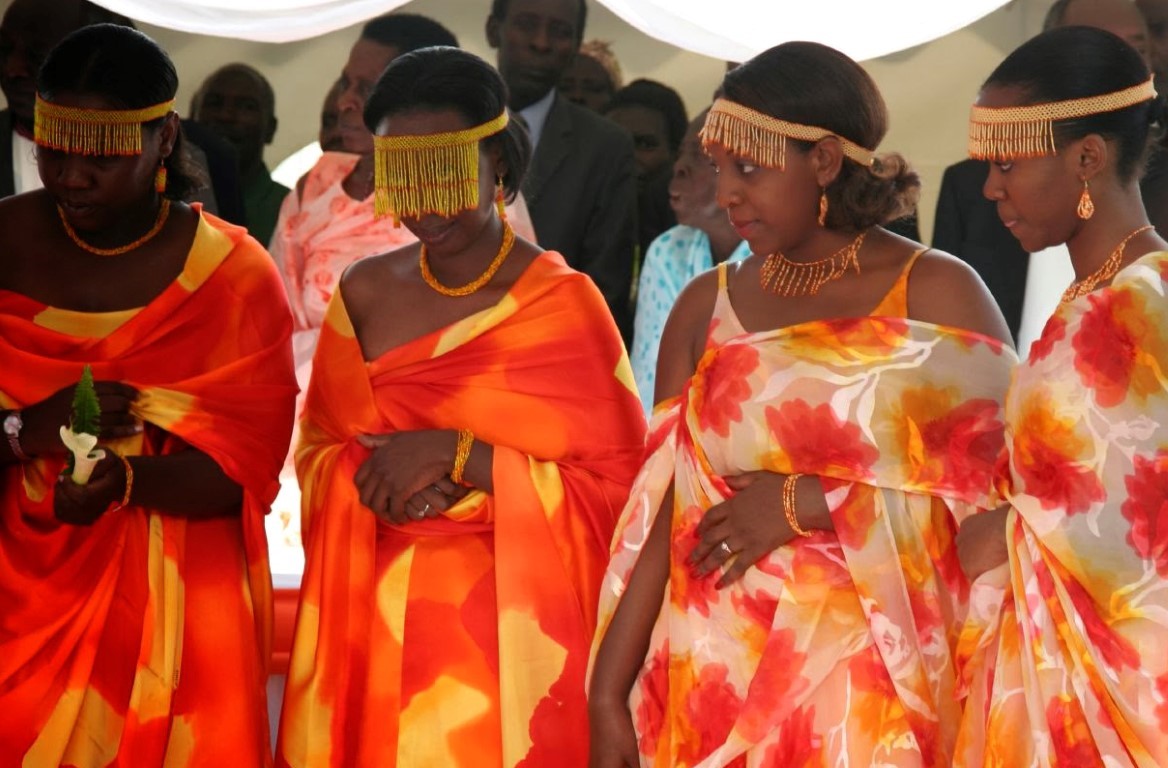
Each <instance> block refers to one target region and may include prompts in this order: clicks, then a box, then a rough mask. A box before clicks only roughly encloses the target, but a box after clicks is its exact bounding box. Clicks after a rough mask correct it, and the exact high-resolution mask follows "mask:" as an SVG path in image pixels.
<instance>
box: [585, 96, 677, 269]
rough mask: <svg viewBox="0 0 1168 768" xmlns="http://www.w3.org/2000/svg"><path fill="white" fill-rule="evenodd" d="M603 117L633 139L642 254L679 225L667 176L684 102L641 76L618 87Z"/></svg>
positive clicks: (638, 224)
mask: <svg viewBox="0 0 1168 768" xmlns="http://www.w3.org/2000/svg"><path fill="white" fill-rule="evenodd" d="M604 116H605V117H607V118H608V119H609V120H611V121H613V122H614V123H616V124H617V125H619V126H620V127H621V128H624V129H625V130H626V131H628V133H629V135H630V136H632V137H633V162H634V163H636V166H637V247H638V255H639V256H644V254H645V251H647V250H649V244H650V243H652V242H653V239H654V238H655V237H657V235H659V234H661V233H662V232H664V231H665V230H667V229H669V228H670V227H672V226H673V225H674V224H676V223H677V219H676V218H674V216H673V210H672V209H671V208H670V207H669V179H670V176H671V169H672V167H673V161H674V159H675V158H676V157H677V149H678V147H679V146H681V139H682V137H683V136H684V135H685V126H686V116H685V104H684V103H683V102H682V100H681V96H679V95H678V93H677V91H675V90H673V89H672V88H670V87H669V86H667V85H663V84H661V83H658V82H656V81H654V80H645V79H640V80H634V81H633V82H631V83H629V84H628V85H626V86H625V87H624V88H621V89H620V90H619V91H617V93H616V95H615V96H613V97H612V101H610V102H609V103H608V106H607V107H606V108H605V110H604ZM638 263H639V259H638ZM635 274H636V273H635V271H634V275H635Z"/></svg>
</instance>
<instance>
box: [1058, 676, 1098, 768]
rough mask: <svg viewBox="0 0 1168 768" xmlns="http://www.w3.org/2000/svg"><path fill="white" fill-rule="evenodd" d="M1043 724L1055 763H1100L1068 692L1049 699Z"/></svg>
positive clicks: (1083, 767)
mask: <svg viewBox="0 0 1168 768" xmlns="http://www.w3.org/2000/svg"><path fill="white" fill-rule="evenodd" d="M1046 724H1047V727H1048V728H1050V742H1051V749H1052V750H1053V751H1054V757H1055V760H1054V763H1055V765H1060V766H1062V765H1065V766H1068V767H1069V766H1072V765H1073V766H1075V768H1091V766H1102V765H1103V760H1102V759H1101V758H1100V757H1099V751H1098V750H1097V749H1096V748H1095V742H1094V741H1092V739H1091V731H1090V729H1089V728H1088V727H1087V718H1086V716H1085V715H1084V714H1083V710H1082V709H1081V708H1080V707H1079V702H1078V700H1076V699H1073V698H1071V696H1070V695H1068V694H1061V695H1059V696H1055V697H1054V698H1052V699H1051V700H1050V701H1049V702H1048V703H1047V705H1046Z"/></svg>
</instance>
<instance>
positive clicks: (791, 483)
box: [783, 472, 813, 538]
mask: <svg viewBox="0 0 1168 768" xmlns="http://www.w3.org/2000/svg"><path fill="white" fill-rule="evenodd" d="M801 477H803V475H801V474H799V473H798V472H796V473H795V474H793V475H787V479H786V480H784V481H783V514H784V515H785V516H786V518H787V525H789V526H791V530H792V531H794V532H795V533H796V534H797V535H799V536H802V537H803V538H807V537H808V536H811V535H813V534H812V533H811V531H808V530H804V528H803V526H801V525H799V518H797V517H796V516H795V484H796V483H798V482H799V478H801Z"/></svg>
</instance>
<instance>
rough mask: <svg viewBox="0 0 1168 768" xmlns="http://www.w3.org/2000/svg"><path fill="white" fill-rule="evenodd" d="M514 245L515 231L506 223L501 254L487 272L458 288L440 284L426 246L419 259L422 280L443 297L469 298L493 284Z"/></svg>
mask: <svg viewBox="0 0 1168 768" xmlns="http://www.w3.org/2000/svg"><path fill="white" fill-rule="evenodd" d="M514 244H515V231H514V230H512V229H511V225H510V224H508V223H507V222H506V221H504V222H503V242H502V243H500V244H499V252H498V253H497V254H495V258H494V259H493V260H492V261H491V263H490V264H488V265H487V271H486V272H484V273H482V274H481V275H479V276H478V277H476V278H475V279H474V280H471V281H470V282H469V283H467V284H466V285H462V286H459V287H458V288H447V287H446V286H445V285H443V284H442V283H440V282H438V278H436V277H434V273H433V272H431V271H430V264H429V262H428V261H427V260H426V246H424V245H423V246H422V255H421V257H420V258H419V259H418V263H419V264H420V265H421V267H422V279H423V280H425V281H426V285H428V286H430V287H431V288H433V289H434V290H436V291H438V293H440V294H442V295H443V296H469V295H471V294H472V293H474V292H475V291H477V290H478V289H480V288H482V287H483V286H484V285H486V284H487V283H489V282H491V278H492V277H494V276H495V273H496V272H498V271H499V267H501V266H503V262H504V261H506V260H507V256H508V255H509V254H510V253H511V246H513V245H514Z"/></svg>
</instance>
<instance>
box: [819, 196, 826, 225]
mask: <svg viewBox="0 0 1168 768" xmlns="http://www.w3.org/2000/svg"><path fill="white" fill-rule="evenodd" d="M818 221H819V226H821V227H822V226H824V225H826V224H827V190H826V189H823V190H821V191H820V193H819V219H818Z"/></svg>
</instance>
